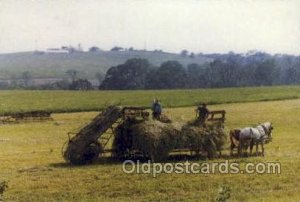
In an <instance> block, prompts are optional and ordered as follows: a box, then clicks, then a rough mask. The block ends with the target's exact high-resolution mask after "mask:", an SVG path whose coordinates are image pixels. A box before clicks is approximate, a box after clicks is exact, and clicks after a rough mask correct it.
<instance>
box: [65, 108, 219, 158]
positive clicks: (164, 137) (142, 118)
mask: <svg viewBox="0 0 300 202" xmlns="http://www.w3.org/2000/svg"><path fill="white" fill-rule="evenodd" d="M149 115H150V113H149V112H148V111H147V108H144V107H123V108H122V107H118V106H109V107H107V108H106V109H104V110H103V111H102V113H100V114H99V115H97V116H96V117H95V118H94V119H93V120H92V121H91V122H90V123H88V124H87V125H85V126H84V127H82V128H81V129H79V130H77V131H73V132H70V133H68V141H67V142H66V143H65V144H64V146H63V150H62V154H63V157H64V159H65V160H66V161H67V162H69V163H72V164H88V163H91V162H93V161H94V160H96V159H97V158H98V157H99V155H102V154H104V153H108V152H109V153H112V154H113V155H114V156H116V157H118V158H124V157H125V158H126V157H130V156H133V155H143V156H146V157H148V158H150V159H151V160H153V161H161V160H164V159H166V157H167V156H168V154H169V153H170V152H178V151H183V150H191V151H195V152H196V153H199V151H200V150H205V148H204V147H203V144H210V143H211V142H209V141H214V140H213V139H211V138H208V139H206V140H202V139H205V138H207V137H209V136H211V137H215V136H213V135H212V133H214V132H216V129H217V130H223V123H224V121H225V111H212V112H210V115H209V117H208V119H207V120H208V122H209V123H210V124H209V125H208V126H205V127H203V126H197V125H195V123H193V124H194V125H193V126H191V127H189V130H192V133H194V134H193V135H192V136H195V135H196V136H197V138H198V140H199V141H201V142H200V143H199V144H201V145H202V146H201V148H200V146H199V145H198V146H197V145H195V144H193V141H195V139H193V138H192V137H191V136H190V134H188V135H182V134H183V133H182V131H184V130H183V128H184V127H185V128H188V127H187V125H185V126H182V124H177V125H176V124H173V123H169V122H167V123H163V122H162V120H152V118H149ZM196 128H200V129H199V130H198V129H196ZM195 129H196V130H195ZM186 132H187V131H186ZM200 133H203V134H200ZM217 133H218V132H217ZM222 135H223V133H222ZM200 137H201V138H202V139H200ZM204 137H205V138H204ZM111 140H113V142H112V141H111ZM111 142H112V145H111V146H110V147H109V146H108V145H109V143H111ZM213 144H214V145H215V147H216V145H217V144H215V143H213ZM208 152H209V151H208Z"/></svg>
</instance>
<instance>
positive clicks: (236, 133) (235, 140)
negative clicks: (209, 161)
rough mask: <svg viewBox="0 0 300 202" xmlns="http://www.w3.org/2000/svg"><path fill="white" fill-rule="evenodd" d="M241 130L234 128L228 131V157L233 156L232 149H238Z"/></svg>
mask: <svg viewBox="0 0 300 202" xmlns="http://www.w3.org/2000/svg"><path fill="white" fill-rule="evenodd" d="M240 132H241V129H238V128H235V129H232V130H230V131H229V137H230V155H231V156H232V155H233V150H234V148H238V147H239V141H240Z"/></svg>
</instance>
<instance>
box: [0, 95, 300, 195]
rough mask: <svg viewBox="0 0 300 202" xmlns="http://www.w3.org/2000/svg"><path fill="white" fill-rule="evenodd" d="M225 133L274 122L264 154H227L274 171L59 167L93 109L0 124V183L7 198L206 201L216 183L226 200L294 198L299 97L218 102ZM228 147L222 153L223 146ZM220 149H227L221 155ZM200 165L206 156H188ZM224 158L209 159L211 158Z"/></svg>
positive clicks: (298, 188) (189, 114)
mask: <svg viewBox="0 0 300 202" xmlns="http://www.w3.org/2000/svg"><path fill="white" fill-rule="evenodd" d="M210 109H225V110H226V111H227V120H226V130H227V131H228V129H229V128H232V127H241V126H247V125H252V124H256V123H257V122H262V121H267V120H268V121H272V122H273V123H274V127H275V130H274V140H273V142H271V143H270V144H268V145H267V146H266V157H265V158H263V157H250V158H233V159H230V161H232V162H233V161H235V162H241V163H245V162H264V161H276V162H277V161H278V162H280V163H281V165H282V168H281V170H282V173H281V174H279V175H267V174H210V175H208V174H198V175H196V174H160V175H159V176H158V177H156V178H153V177H152V175H151V174H124V173H123V172H122V169H121V166H122V165H121V163H118V162H103V161H99V162H98V163H96V164H94V165H89V166H84V167H70V166H68V165H66V164H64V161H63V159H62V156H61V146H62V144H63V143H64V142H65V141H66V139H67V136H66V133H67V132H68V131H71V130H73V129H75V128H77V127H78V126H80V125H81V124H84V123H85V122H88V121H89V120H90V119H91V118H92V117H93V116H95V115H96V114H97V113H96V112H81V113H65V114H63V113H60V114H53V118H54V121H53V122H50V121H49V122H43V123H25V124H15V125H1V127H0V162H1V163H0V180H6V181H8V184H9V188H8V190H7V192H5V194H4V197H5V199H6V200H7V201H148V200H152V201H158V200H162V201H165V200H172V201H212V200H213V199H214V198H215V197H216V196H217V192H218V188H219V187H220V186H222V185H227V186H229V187H230V188H231V190H232V191H231V200H230V201H299V200H300V175H299V173H298V172H299V171H300V158H299V157H300V146H299V145H300V132H299V131H300V118H299V117H300V99H294V100H285V101H270V102H256V103H254V102H253V103H239V104H221V105H214V106H210ZM166 113H167V114H168V115H169V116H170V117H172V119H174V120H178V121H187V120H190V119H192V118H193V117H194V116H195V114H194V109H193V108H192V107H185V108H172V109H166ZM226 152H228V151H226ZM226 152H225V153H226ZM194 161H195V162H199V161H200V162H202V161H204V160H194ZM215 161H224V159H215V160H211V161H210V162H215Z"/></svg>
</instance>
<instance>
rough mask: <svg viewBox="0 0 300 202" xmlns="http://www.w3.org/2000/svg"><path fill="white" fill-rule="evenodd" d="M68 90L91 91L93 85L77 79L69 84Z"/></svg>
mask: <svg viewBox="0 0 300 202" xmlns="http://www.w3.org/2000/svg"><path fill="white" fill-rule="evenodd" d="M69 88H70V90H92V89H93V85H92V84H91V82H89V81H88V80H87V79H78V80H76V81H74V82H72V83H71V85H70V87H69Z"/></svg>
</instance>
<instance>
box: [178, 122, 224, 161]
mask: <svg viewBox="0 0 300 202" xmlns="http://www.w3.org/2000/svg"><path fill="white" fill-rule="evenodd" d="M181 135H182V144H183V148H189V149H190V150H191V151H194V152H195V153H196V154H197V155H199V154H200V152H201V151H204V152H206V153H207V156H208V157H209V158H213V157H215V156H216V154H217V152H221V150H222V149H223V147H224V145H225V144H226V140H227V135H226V133H225V131H224V129H223V128H222V127H221V126H218V125H206V126H205V127H202V126H199V125H198V126H197V125H196V124H195V122H190V123H188V124H186V125H185V126H183V127H182V130H181Z"/></svg>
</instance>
